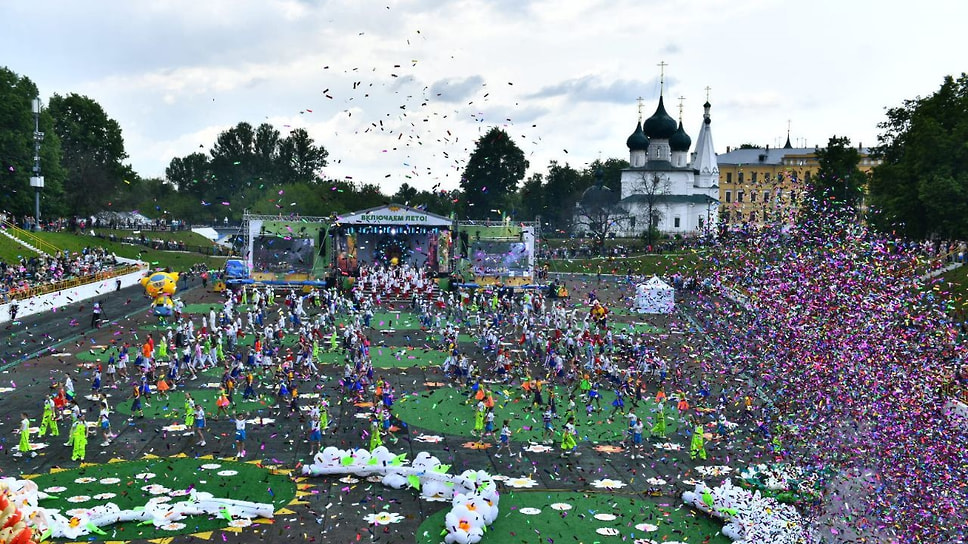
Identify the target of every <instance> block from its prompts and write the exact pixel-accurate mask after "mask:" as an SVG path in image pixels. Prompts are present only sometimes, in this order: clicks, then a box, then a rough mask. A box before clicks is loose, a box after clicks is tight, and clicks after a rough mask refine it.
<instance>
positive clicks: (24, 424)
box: [14, 412, 37, 457]
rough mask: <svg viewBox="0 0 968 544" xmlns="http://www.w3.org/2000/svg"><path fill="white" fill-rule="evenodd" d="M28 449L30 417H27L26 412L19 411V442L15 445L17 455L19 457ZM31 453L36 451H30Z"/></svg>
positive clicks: (28, 450)
mask: <svg viewBox="0 0 968 544" xmlns="http://www.w3.org/2000/svg"><path fill="white" fill-rule="evenodd" d="M27 452H31V451H30V418H28V417H27V412H21V414H20V444H19V445H18V446H17V453H15V454H14V455H16V456H17V457H20V456H22V455H24V454H25V453H27ZM31 453H32V454H33V455H37V454H36V453H33V452H31Z"/></svg>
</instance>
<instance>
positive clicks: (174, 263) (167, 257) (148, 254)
mask: <svg viewBox="0 0 968 544" xmlns="http://www.w3.org/2000/svg"><path fill="white" fill-rule="evenodd" d="M32 234H33V235H36V236H37V237H38V238H40V239H41V240H43V241H44V242H46V243H47V244H50V245H51V246H53V247H56V248H58V249H62V250H67V251H70V252H80V251H82V250H83V249H84V248H86V247H101V248H104V249H105V250H107V251H110V252H112V253H114V254H115V255H117V256H118V257H125V258H128V259H141V260H143V261H146V262H148V263H149V264H150V265H151V266H153V267H156V268H166V267H170V268H171V269H172V270H176V271H178V270H187V269H188V268H190V267H191V266H192V265H194V264H196V263H204V264H205V265H206V266H208V267H209V268H212V269H218V268H222V266H224V264H225V258H224V257H212V256H209V255H202V254H200V253H191V252H184V253H183V252H178V251H160V250H154V249H150V248H147V247H144V246H141V245H131V244H122V243H120V242H111V241H110V240H106V239H104V238H95V237H93V236H90V235H84V234H72V233H69V232H35V233H32ZM4 238H5V237H4ZM8 241H10V242H11V243H12V242H13V241H12V240H8ZM41 249H43V248H41Z"/></svg>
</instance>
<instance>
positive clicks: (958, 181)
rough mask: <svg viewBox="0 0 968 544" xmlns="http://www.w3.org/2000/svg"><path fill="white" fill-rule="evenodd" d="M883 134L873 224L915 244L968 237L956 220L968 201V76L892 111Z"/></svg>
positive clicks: (966, 228)
mask: <svg viewBox="0 0 968 544" xmlns="http://www.w3.org/2000/svg"><path fill="white" fill-rule="evenodd" d="M878 128H880V129H881V130H882V131H883V132H882V133H881V134H880V135H878V146H877V148H876V149H875V156H876V157H879V158H881V159H882V160H883V162H882V163H881V164H880V165H878V166H877V167H876V168H874V171H873V175H872V178H871V183H870V191H869V195H870V203H871V208H872V211H873V212H874V213H872V214H871V217H870V219H871V222H872V223H873V224H874V225H875V226H877V227H879V228H881V229H884V230H889V231H895V232H899V233H901V234H904V235H906V236H910V237H915V238H923V237H927V236H930V235H941V236H947V237H954V238H965V237H968V222H966V221H964V220H963V219H961V220H960V221H957V220H955V221H953V220H952V218H956V217H958V216H959V215H961V217H962V218H963V217H964V213H963V211H959V210H962V208H963V207H964V196H965V195H968V145H966V144H965V142H968V75H966V74H964V73H962V74H961V75H960V76H959V77H958V78H957V79H955V78H954V77H952V76H947V77H945V78H944V81H943V82H942V84H941V87H940V88H939V89H938V90H937V91H936V92H935V93H934V94H932V95H931V96H928V97H924V98H921V97H918V98H914V99H910V100H905V101H904V102H903V103H902V105H901V106H899V107H895V108H890V109H888V111H887V119H886V120H885V121H883V122H881V123H880V124H879V125H878Z"/></svg>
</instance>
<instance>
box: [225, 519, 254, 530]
mask: <svg viewBox="0 0 968 544" xmlns="http://www.w3.org/2000/svg"><path fill="white" fill-rule="evenodd" d="M249 525H252V520H251V519H249V518H239V519H233V520H232V521H230V522H229V527H235V528H236V529H244V528H246V527H248V526H249Z"/></svg>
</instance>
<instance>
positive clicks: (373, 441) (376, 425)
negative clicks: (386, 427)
mask: <svg viewBox="0 0 968 544" xmlns="http://www.w3.org/2000/svg"><path fill="white" fill-rule="evenodd" d="M382 445H383V437H381V436H380V421H379V420H378V419H376V418H373V420H372V421H370V451H373V450H375V449H377V448H379V447H380V446H382Z"/></svg>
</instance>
